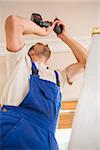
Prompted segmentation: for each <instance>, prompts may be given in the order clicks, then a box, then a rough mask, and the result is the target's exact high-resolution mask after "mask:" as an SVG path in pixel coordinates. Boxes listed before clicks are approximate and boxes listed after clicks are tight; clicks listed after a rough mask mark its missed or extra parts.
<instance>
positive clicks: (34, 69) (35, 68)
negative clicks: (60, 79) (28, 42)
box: [32, 62, 39, 75]
mask: <svg viewBox="0 0 100 150" xmlns="http://www.w3.org/2000/svg"><path fill="white" fill-rule="evenodd" d="M38 73H39V71H38V69H37V67H36V65H35V63H34V62H32V75H34V74H36V75H38Z"/></svg>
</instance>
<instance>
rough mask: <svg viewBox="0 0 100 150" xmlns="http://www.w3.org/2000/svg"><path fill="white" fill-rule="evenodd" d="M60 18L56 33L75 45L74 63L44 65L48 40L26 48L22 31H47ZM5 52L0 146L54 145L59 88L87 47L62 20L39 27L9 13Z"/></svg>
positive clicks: (47, 148) (79, 67)
mask: <svg viewBox="0 0 100 150" xmlns="http://www.w3.org/2000/svg"><path fill="white" fill-rule="evenodd" d="M56 23H57V24H58V25H60V24H62V25H63V31H62V33H61V34H59V35H58V37H59V38H60V39H61V40H63V41H64V42H65V43H66V44H67V45H68V46H69V47H70V48H71V49H72V51H73V54H74V55H75V57H76V59H77V63H76V64H72V65H70V66H68V67H67V68H66V69H64V70H63V71H58V72H56V71H52V70H50V69H48V68H47V67H46V62H47V60H48V59H49V57H50V54H51V51H50V49H49V47H48V45H44V44H43V43H37V44H35V45H34V46H32V47H31V48H30V49H29V51H28V54H27V51H26V47H25V43H24V38H23V35H26V34H36V35H40V36H46V35H48V34H49V33H50V32H51V31H52V30H53V29H54V27H55V24H56ZM5 30H6V42H7V54H6V55H5V57H4V58H3V60H2V64H1V68H0V75H1V78H2V79H1V80H0V100H1V105H2V108H1V112H0V115H1V125H0V126H1V131H0V134H1V135H0V136H1V148H2V149H7V148H9V149H15V150H18V149H19V150H22V149H26V150H27V149H30V150H31V149H32V150H33V149H34V150H58V145H57V142H56V139H55V129H56V124H57V119H58V115H59V109H60V107H61V90H60V87H61V88H62V86H63V84H64V83H65V81H67V82H68V83H69V84H72V82H73V81H74V80H75V78H76V76H77V75H78V74H79V73H80V72H82V71H83V70H84V68H85V64H86V58H87V51H86V50H85V49H84V48H83V47H82V46H81V45H80V44H79V43H77V42H76V41H75V40H73V39H72V38H71V37H70V36H69V34H68V32H67V31H66V29H65V26H64V24H63V23H62V22H61V21H55V22H53V25H52V26H51V27H48V28H41V27H39V26H38V25H36V24H35V23H34V22H32V21H30V20H27V19H23V18H20V17H16V16H9V17H8V18H7V20H6V24H5Z"/></svg>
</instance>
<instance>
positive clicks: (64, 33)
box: [57, 20, 69, 39]
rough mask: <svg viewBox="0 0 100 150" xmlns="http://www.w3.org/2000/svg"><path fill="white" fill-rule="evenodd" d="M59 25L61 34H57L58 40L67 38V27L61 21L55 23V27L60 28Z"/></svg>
mask: <svg viewBox="0 0 100 150" xmlns="http://www.w3.org/2000/svg"><path fill="white" fill-rule="evenodd" d="M60 25H62V32H61V33H60V34H57V36H58V37H59V38H61V39H62V38H63V36H65V35H66V36H69V33H68V30H67V27H66V26H65V24H64V22H63V21H61V20H58V22H57V26H60Z"/></svg>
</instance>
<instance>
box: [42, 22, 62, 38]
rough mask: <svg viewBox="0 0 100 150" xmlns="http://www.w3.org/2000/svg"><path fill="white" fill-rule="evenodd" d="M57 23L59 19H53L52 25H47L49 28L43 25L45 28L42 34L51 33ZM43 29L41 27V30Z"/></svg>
mask: <svg viewBox="0 0 100 150" xmlns="http://www.w3.org/2000/svg"><path fill="white" fill-rule="evenodd" d="M57 23H59V20H56V21H53V22H52V25H51V26H49V27H47V28H45V27H43V28H42V29H43V34H42V35H44V36H46V35H48V34H50V33H51V32H52V31H53V29H54V27H55V25H56V24H57ZM42 29H41V30H42Z"/></svg>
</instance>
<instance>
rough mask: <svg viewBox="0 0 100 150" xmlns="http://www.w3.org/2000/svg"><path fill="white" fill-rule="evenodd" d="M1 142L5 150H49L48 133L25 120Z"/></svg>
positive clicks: (20, 121) (22, 119)
mask: <svg viewBox="0 0 100 150" xmlns="http://www.w3.org/2000/svg"><path fill="white" fill-rule="evenodd" d="M1 142H2V144H1V145H2V146H1V147H2V149H4V150H7V148H8V149H11V150H13V149H15V150H22V149H24V150H28V149H29V150H33V149H38V150H42V149H43V150H44V149H46V150H49V136H48V132H47V131H45V130H44V129H42V128H41V127H39V126H38V125H36V124H35V123H34V121H33V122H31V121H30V122H29V121H28V120H26V119H25V118H21V119H20V120H19V122H18V123H17V124H16V125H15V126H14V127H13V128H12V129H11V130H10V131H9V132H8V133H7V134H6V136H5V137H4V138H3V139H2V140H1Z"/></svg>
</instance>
